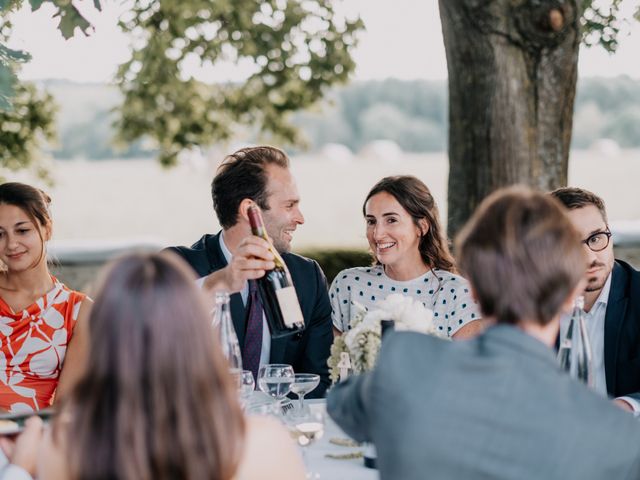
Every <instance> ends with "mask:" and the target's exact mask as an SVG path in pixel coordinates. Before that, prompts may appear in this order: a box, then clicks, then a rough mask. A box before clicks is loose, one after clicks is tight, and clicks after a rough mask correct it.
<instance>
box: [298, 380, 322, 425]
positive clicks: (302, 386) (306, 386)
mask: <svg viewBox="0 0 640 480" xmlns="http://www.w3.org/2000/svg"><path fill="white" fill-rule="evenodd" d="M319 384H320V375H316V374H315V373H296V374H295V375H294V380H293V383H292V384H291V392H292V393H295V394H296V395H297V396H298V413H299V414H300V415H302V413H303V411H304V396H305V395H306V394H307V393H309V392H312V391H313V390H315V388H316V387H317V386H318V385H319Z"/></svg>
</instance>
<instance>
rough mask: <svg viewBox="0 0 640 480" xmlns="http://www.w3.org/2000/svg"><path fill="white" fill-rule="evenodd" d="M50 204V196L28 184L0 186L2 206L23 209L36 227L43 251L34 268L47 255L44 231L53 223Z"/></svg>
mask: <svg viewBox="0 0 640 480" xmlns="http://www.w3.org/2000/svg"><path fill="white" fill-rule="evenodd" d="M50 203H51V198H50V197H49V195H47V194H46V193H44V192H43V191H42V190H40V189H39V188H36V187H32V186H31V185H27V184H26V183H19V182H6V183H3V184H1V185H0V204H5V205H13V206H14V207H18V208H19V209H21V210H22V211H23V212H24V213H25V214H26V215H27V217H29V220H31V222H32V223H33V225H34V226H35V227H36V230H37V232H38V236H39V237H40V240H41V241H42V251H41V252H40V256H39V257H38V260H37V261H36V262H35V263H34V264H33V266H34V267H35V266H36V265H37V264H39V263H40V261H41V260H42V258H43V257H44V255H45V245H44V244H45V241H44V237H43V235H42V230H43V229H44V228H47V227H50V226H51V223H52V222H51V215H50V214H49V204H50ZM2 267H4V265H2Z"/></svg>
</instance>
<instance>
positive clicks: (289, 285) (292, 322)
mask: <svg viewBox="0 0 640 480" xmlns="http://www.w3.org/2000/svg"><path fill="white" fill-rule="evenodd" d="M248 215H249V223H250V224H251V232H252V233H253V234H254V235H256V236H258V237H260V238H263V239H264V240H266V241H267V242H268V243H269V246H270V247H269V249H270V251H271V253H272V254H273V257H274V259H273V262H274V263H275V267H274V268H273V270H269V271H267V272H266V273H265V274H264V276H263V277H262V278H259V279H258V281H257V282H258V291H259V293H260V298H261V300H262V307H263V308H264V313H265V317H266V319H267V324H268V325H269V330H270V332H271V338H278V337H284V336H286V335H291V334H293V333H297V332H301V331H302V330H304V317H303V316H302V310H300V303H299V302H298V295H297V294H296V290H295V288H294V286H293V281H292V280H291V275H290V274H289V270H288V269H287V266H286V265H285V263H284V260H283V259H282V257H281V256H280V254H279V253H278V251H277V250H276V249H275V248H274V247H273V244H272V243H271V240H270V239H269V235H268V234H267V230H266V229H265V227H264V222H263V220H262V214H261V213H260V208H258V206H257V205H252V206H250V207H249V210H248Z"/></svg>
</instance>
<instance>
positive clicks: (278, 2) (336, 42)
mask: <svg viewBox="0 0 640 480" xmlns="http://www.w3.org/2000/svg"><path fill="white" fill-rule="evenodd" d="M333 3H334V2H333V1H332V0H268V1H260V0H217V1H216V2H211V1H209V0H180V1H177V0H160V1H149V0H136V1H135V2H134V6H133V9H132V10H131V12H130V13H129V14H128V15H126V17H125V18H123V19H122V20H121V22H120V25H121V27H122V29H123V30H124V31H125V32H127V33H128V34H129V35H130V37H131V40H132V44H133V53H132V57H131V59H130V60H129V61H128V62H126V63H125V64H123V65H122V66H121V67H120V69H119V72H118V75H117V82H118V84H119V85H120V87H121V89H122V92H123V93H124V102H123V104H122V106H121V107H120V109H119V112H120V119H119V121H118V122H117V128H118V131H119V138H120V139H121V140H124V141H125V142H131V141H132V140H135V139H138V138H141V137H146V138H150V139H152V140H153V141H154V142H155V144H156V146H158V147H159V149H160V151H161V154H160V160H161V162H162V163H163V164H164V165H171V164H173V163H175V161H176V158H177V155H178V153H179V152H180V151H182V150H184V149H189V148H192V147H195V146H206V145H210V144H212V143H214V142H217V141H220V140H226V139H229V138H231V137H232V136H233V134H234V133H235V132H236V131H237V130H236V129H237V127H238V125H245V126H250V127H251V128H253V129H255V130H257V131H261V132H268V133H270V134H271V135H273V137H274V138H275V139H276V140H278V141H287V142H293V143H295V142H299V141H300V138H299V137H298V133H297V130H296V129H295V128H293V127H292V125H291V123H290V122H289V114H290V113H292V112H295V111H296V110H300V109H304V108H305V107H308V106H310V105H312V104H313V103H314V102H316V101H317V100H318V99H319V98H321V97H322V95H323V93H324V92H325V91H326V90H327V89H328V88H329V87H330V86H331V85H334V84H336V83H339V82H344V81H346V80H347V78H348V75H349V74H350V73H351V72H352V71H353V69H354V67H355V63H354V61H353V59H352V58H351V53H350V51H351V49H352V47H353V46H354V45H355V44H356V33H357V32H358V30H360V29H361V28H362V26H363V25H362V22H361V21H360V19H356V20H353V21H350V20H345V19H340V18H338V16H337V15H336V14H335V12H334V8H333ZM229 65H242V66H244V67H245V68H246V69H247V70H249V71H250V74H249V75H248V78H247V79H246V81H242V82H238V83H232V82H227V83H215V84H214V83H204V82H203V81H200V80H199V79H198V75H194V74H193V73H191V70H194V69H195V70H197V69H198V68H203V69H219V70H222V69H225V68H228V66H229ZM189 66H190V67H189ZM219 70H218V71H219Z"/></svg>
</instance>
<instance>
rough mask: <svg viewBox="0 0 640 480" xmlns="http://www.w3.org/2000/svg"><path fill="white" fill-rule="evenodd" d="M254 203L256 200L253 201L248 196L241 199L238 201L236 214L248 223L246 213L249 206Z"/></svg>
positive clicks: (247, 214)
mask: <svg viewBox="0 0 640 480" xmlns="http://www.w3.org/2000/svg"><path fill="white" fill-rule="evenodd" d="M255 204H256V202H254V201H253V200H251V199H250V198H245V199H243V200H242V201H241V202H240V205H239V206H238V216H239V217H240V218H242V219H243V220H244V221H246V222H247V223H248V222H249V213H248V210H249V207H250V206H252V205H255Z"/></svg>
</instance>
